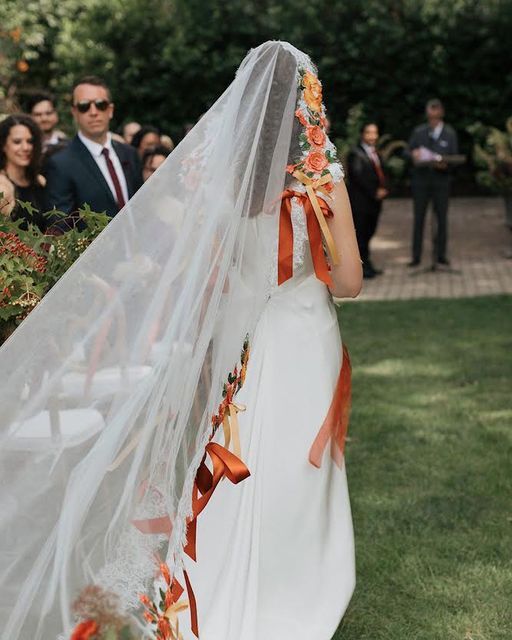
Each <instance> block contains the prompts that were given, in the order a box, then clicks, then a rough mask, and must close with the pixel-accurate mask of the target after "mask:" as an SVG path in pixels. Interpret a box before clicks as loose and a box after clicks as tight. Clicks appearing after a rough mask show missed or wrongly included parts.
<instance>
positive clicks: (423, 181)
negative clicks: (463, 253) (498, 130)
mask: <svg viewBox="0 0 512 640" xmlns="http://www.w3.org/2000/svg"><path fill="white" fill-rule="evenodd" d="M425 113H426V116H427V123H425V124H421V125H419V126H418V127H416V128H415V129H414V131H413V132H412V135H411V137H410V139H409V154H410V157H411V158H412V162H413V169H412V179H411V188H412V197H413V200H414V229H413V236H412V260H411V262H410V263H409V266H411V267H415V266H417V265H419V264H420V262H421V252H422V248H423V228H424V226H425V215H426V213H427V209H428V205H429V203H430V201H432V205H433V209H434V214H435V216H436V222H437V225H436V234H435V238H434V256H433V262H434V264H433V266H435V264H436V263H437V264H443V265H448V264H450V263H449V261H448V259H447V257H446V246H447V215H448V198H449V196H450V181H451V176H450V169H449V166H448V164H447V163H446V162H444V161H443V160H442V159H441V156H446V155H455V154H457V153H458V142H457V134H456V133H455V130H454V129H453V128H452V127H450V125H449V124H446V123H445V122H444V121H443V118H444V107H443V104H442V103H441V101H440V100H438V99H433V100H429V101H428V102H427V105H426V108H425Z"/></svg>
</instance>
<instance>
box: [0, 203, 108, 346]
mask: <svg viewBox="0 0 512 640" xmlns="http://www.w3.org/2000/svg"><path fill="white" fill-rule="evenodd" d="M19 204H20V206H21V207H22V208H24V209H25V210H26V211H27V212H28V213H29V214H30V215H31V214H32V213H33V211H34V209H33V208H32V207H31V205H30V204H29V203H19ZM46 215H51V216H52V217H53V218H55V217H64V214H61V213H59V212H56V211H52V212H51V213H49V214H46ZM79 217H80V220H81V222H82V223H83V224H82V225H80V227H81V228H80V229H79V228H78V226H77V225H72V226H69V227H68V228H67V229H66V230H65V231H64V232H63V233H61V235H49V234H44V233H42V232H41V231H40V230H39V229H38V228H37V227H36V226H35V225H32V224H30V223H29V224H27V223H26V221H24V220H16V221H12V220H11V219H10V218H8V217H6V216H0V344H1V342H3V340H5V339H6V338H7V337H8V336H9V334H10V333H12V331H14V329H15V328H16V327H17V326H18V325H19V324H20V322H22V320H24V319H25V318H26V316H27V315H28V314H29V313H30V311H32V309H34V307H35V306H36V305H37V304H38V303H39V301H40V300H41V298H42V297H43V296H44V295H45V293H46V292H47V291H49V290H50V289H51V287H53V285H54V284H55V283H56V282H57V280H59V278H60V277H61V276H62V275H63V274H64V273H65V271H67V270H68V269H69V267H70V266H71V265H72V264H73V262H74V261H75V260H76V259H77V258H78V256H79V255H80V254H81V253H82V252H83V251H84V250H85V249H86V248H87V247H88V245H89V244H90V243H91V242H92V240H93V239H94V238H95V237H96V236H97V235H98V234H99V233H100V231H102V229H104V228H105V226H106V225H107V223H108V221H109V218H108V216H106V215H105V214H99V213H94V212H93V211H91V209H90V208H89V207H88V206H87V205H85V206H84V207H83V208H82V209H81V210H80V212H79ZM25 225H26V227H27V228H26V229H23V228H22V227H23V226H25ZM82 227H83V228H82Z"/></svg>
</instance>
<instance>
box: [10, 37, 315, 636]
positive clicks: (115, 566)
mask: <svg viewBox="0 0 512 640" xmlns="http://www.w3.org/2000/svg"><path fill="white" fill-rule="evenodd" d="M304 70H307V71H309V72H311V73H315V70H314V67H313V66H312V63H311V61H310V60H309V58H308V57H307V56H305V55H304V54H303V53H301V52H299V51H297V50H296V49H295V48H294V47H292V46H291V45H289V44H287V43H281V42H268V43H265V44H263V45H261V46H259V47H258V48H256V49H254V50H252V51H250V52H249V54H248V55H247V57H246V58H245V59H244V61H243V62H242V64H241V66H240V68H239V70H238V72H237V74H236V77H235V79H234V81H233V83H232V84H231V85H230V86H229V87H228V89H227V90H226V91H225V92H224V93H223V94H222V96H221V97H220V98H219V99H218V101H217V102H216V103H215V104H214V105H213V106H212V108H211V109H210V110H209V111H208V112H207V113H206V114H205V116H204V117H203V118H202V119H201V120H200V121H199V123H198V124H197V125H196V126H195V128H194V129H193V130H192V131H191V132H190V133H189V134H188V135H187V137H186V138H185V139H184V140H183V141H182V143H181V144H180V145H179V146H178V147H177V148H176V149H175V150H174V151H173V153H172V154H171V155H170V156H169V158H168V159H167V161H166V162H165V163H164V164H163V165H162V166H161V167H160V168H159V170H158V172H156V173H155V175H154V176H153V177H152V178H151V179H150V180H149V181H148V182H147V183H145V185H144V186H143V187H142V188H141V189H140V191H139V192H138V193H137V194H136V195H135V196H134V197H133V198H132V200H131V201H130V202H129V203H128V204H127V205H126V207H125V208H124V209H123V210H122V211H121V212H120V213H119V214H118V215H117V216H116V217H115V218H114V219H113V220H112V222H111V223H110V224H109V226H108V227H107V228H106V229H105V230H104V231H103V232H102V234H101V235H100V236H99V237H98V238H97V239H96V240H95V241H94V242H93V243H92V245H91V246H90V247H89V248H88V249H87V250H86V251H85V252H84V253H83V254H82V256H81V257H80V258H79V260H77V262H76V263H75V264H74V265H73V266H72V267H71V269H70V270H69V271H68V272H67V273H66V274H65V275H64V277H63V278H62V279H61V280H60V281H59V282H58V283H57V285H56V286H55V287H54V288H53V289H52V290H51V291H50V292H49V293H48V294H47V296H46V297H45V298H44V300H43V301H42V302H41V303H40V304H39V306H38V307H37V308H36V309H35V310H34V311H33V312H32V313H31V314H30V315H29V316H28V317H27V318H26V319H25V320H24V321H23V323H22V324H21V325H20V326H19V328H18V329H17V330H16V331H15V333H14V334H13V335H12V336H11V338H10V339H9V340H8V341H7V342H6V343H5V344H4V345H3V346H2V348H1V349H0V406H1V407H2V412H1V415H0V475H1V483H0V487H1V493H0V500H1V508H0V539H1V540H2V555H1V560H0V629H1V631H0V633H1V634H2V635H1V636H0V637H1V640H18V639H25V638H31V639H33V640H48V639H50V638H55V637H57V636H59V634H63V635H62V637H66V638H67V637H68V636H69V633H70V630H71V629H72V627H73V625H74V620H73V615H72V602H73V600H74V599H75V598H76V596H77V594H78V593H79V592H80V591H81V590H82V589H83V588H84V587H85V586H86V585H88V584H91V583H92V584H97V585H100V586H102V587H103V588H105V589H106V590H108V591H112V592H114V593H115V594H116V595H117V596H118V597H119V598H120V602H121V604H122V606H123V607H124V608H125V609H131V608H135V607H137V606H138V604H139V603H138V595H139V594H140V593H142V592H147V591H148V588H149V586H148V585H150V584H151V583H152V581H154V578H155V567H158V564H157V561H156V560H155V558H156V557H159V558H167V559H168V562H169V565H170V569H171V572H172V573H174V572H177V571H179V570H180V569H181V568H182V557H183V553H184V547H185V546H186V544H187V519H190V517H191V515H192V494H193V491H194V481H195V478H196V472H197V470H198V467H199V466H200V464H201V462H202V460H203V459H204V455H205V447H206V445H207V443H208V442H209V440H210V438H211V435H212V416H214V417H215V416H218V407H219V403H221V402H222V401H223V390H224V395H225V394H226V386H225V384H226V378H227V376H228V374H229V376H230V377H229V379H228V393H229V383H233V384H235V385H236V384H238V385H239V384H241V383H243V379H241V378H240V376H242V372H243V370H244V368H246V367H247V366H250V363H249V365H247V356H248V351H249V348H248V343H250V340H251V337H252V335H253V332H254V328H255V325H256V323H257V321H258V318H259V315H260V313H261V311H262V309H263V307H264V305H265V303H266V301H267V300H268V298H269V296H270V295H271V292H272V288H273V287H275V285H276V283H275V274H276V268H275V262H276V257H277V241H278V228H279V212H280V194H281V193H282V192H283V189H284V188H285V182H286V179H287V178H286V176H287V174H286V168H287V166H289V164H290V162H295V161H296V160H297V158H296V155H297V153H298V149H297V143H296V138H297V137H298V134H297V119H296V118H295V117H294V116H295V111H296V109H297V101H298V94H299V91H298V86H299V85H298V82H299V79H300V77H301V73H303V72H304ZM246 341H248V342H246ZM244 344H245V347H244ZM242 349H243V350H244V354H245V355H244V356H243V361H242V363H240V352H241V350H242ZM244 358H245V359H244ZM237 363H238V367H237V369H235V370H234V366H235V365H237ZM233 372H234V376H235V377H232V376H233ZM237 376H238V378H237V379H236V381H235V382H233V381H234V380H235V378H236V377H237ZM221 421H222V420H221ZM213 426H214V428H215V427H216V426H219V425H218V424H217V423H216V422H215V419H214V422H213ZM233 490H234V491H235V490H236V488H233Z"/></svg>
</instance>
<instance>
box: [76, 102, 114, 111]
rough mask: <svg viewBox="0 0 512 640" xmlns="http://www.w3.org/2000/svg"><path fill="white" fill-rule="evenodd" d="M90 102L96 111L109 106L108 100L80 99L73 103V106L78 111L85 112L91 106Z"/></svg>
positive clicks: (103, 109)
mask: <svg viewBox="0 0 512 640" xmlns="http://www.w3.org/2000/svg"><path fill="white" fill-rule="evenodd" d="M91 104H94V106H95V107H96V109H98V111H106V110H107V109H108V108H109V105H110V102H109V101H108V100H104V99H100V100H80V102H77V103H76V104H75V107H76V108H77V109H78V111H80V113H87V112H88V111H89V109H90V108H91Z"/></svg>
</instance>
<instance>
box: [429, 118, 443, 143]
mask: <svg viewBox="0 0 512 640" xmlns="http://www.w3.org/2000/svg"><path fill="white" fill-rule="evenodd" d="M443 127H444V122H443V121H442V120H441V122H439V124H436V126H435V127H434V128H433V129H430V135H431V136H432V137H433V138H434V140H437V139H438V138H439V136H440V135H441V131H442V130H443Z"/></svg>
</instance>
